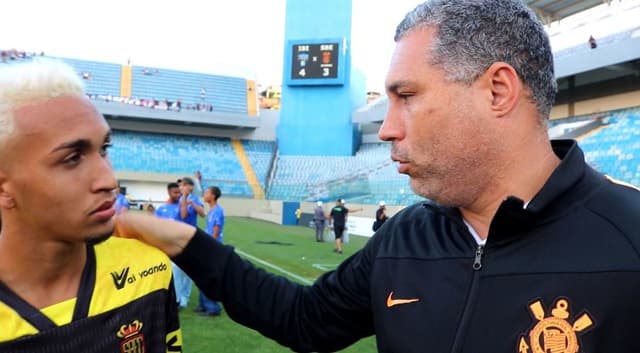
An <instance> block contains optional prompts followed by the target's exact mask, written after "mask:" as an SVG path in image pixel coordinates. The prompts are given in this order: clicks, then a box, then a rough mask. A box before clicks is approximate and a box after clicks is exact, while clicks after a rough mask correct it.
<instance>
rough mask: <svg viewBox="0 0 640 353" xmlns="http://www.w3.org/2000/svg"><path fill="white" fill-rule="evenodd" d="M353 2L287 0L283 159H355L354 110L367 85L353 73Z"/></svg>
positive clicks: (279, 129) (279, 130)
mask: <svg viewBox="0 0 640 353" xmlns="http://www.w3.org/2000/svg"><path fill="white" fill-rule="evenodd" d="M351 9H352V4H351V0H323V1H309V0H288V1H287V6H286V11H287V13H286V20H285V22H286V24H285V26H286V27H285V53H284V69H283V80H282V82H283V86H282V98H281V102H280V122H279V124H278V127H277V132H276V134H277V138H278V148H279V151H280V154H283V155H325V156H326V155H333V156H348V155H352V154H353V153H354V151H355V150H356V149H357V147H358V143H359V133H358V131H357V130H356V126H355V125H354V124H353V123H352V112H353V111H354V109H355V108H356V107H357V106H360V105H362V104H363V103H364V101H365V81H364V77H363V76H361V75H353V73H352V69H351V48H350V45H351V14H352V12H351Z"/></svg>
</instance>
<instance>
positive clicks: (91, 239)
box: [87, 229, 113, 245]
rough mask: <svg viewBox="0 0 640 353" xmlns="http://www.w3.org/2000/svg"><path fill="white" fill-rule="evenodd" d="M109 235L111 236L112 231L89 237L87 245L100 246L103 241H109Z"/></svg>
mask: <svg viewBox="0 0 640 353" xmlns="http://www.w3.org/2000/svg"><path fill="white" fill-rule="evenodd" d="M111 235H113V229H111V230H110V231H109V232H104V233H99V234H97V235H93V236H90V237H89V239H88V240H87V243H88V244H92V245H96V244H100V243H102V242H103V241H105V240H107V239H109V238H110V237H111Z"/></svg>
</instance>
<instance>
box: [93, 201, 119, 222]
mask: <svg viewBox="0 0 640 353" xmlns="http://www.w3.org/2000/svg"><path fill="white" fill-rule="evenodd" d="M113 205H114V201H113V200H108V201H105V202H103V203H101V204H100V206H98V207H97V208H96V209H94V210H93V211H92V212H91V215H92V216H96V217H98V218H99V219H103V220H107V219H110V218H111V217H113V216H114V215H115V214H116V209H115V208H114V207H113Z"/></svg>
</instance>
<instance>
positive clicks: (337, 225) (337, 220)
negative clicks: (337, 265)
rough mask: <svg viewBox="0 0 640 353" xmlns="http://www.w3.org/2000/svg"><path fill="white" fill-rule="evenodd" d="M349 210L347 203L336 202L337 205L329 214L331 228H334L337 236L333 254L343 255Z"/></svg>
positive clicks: (339, 200)
mask: <svg viewBox="0 0 640 353" xmlns="http://www.w3.org/2000/svg"><path fill="white" fill-rule="evenodd" d="M348 214H349V209H348V208H347V207H346V206H345V202H344V200H342V199H338V200H337V201H336V205H335V206H333V208H332V209H331V211H330V212H329V227H333V234H334V236H335V248H333V252H337V253H338V254H342V235H343V234H344V230H345V228H346V227H347V216H348Z"/></svg>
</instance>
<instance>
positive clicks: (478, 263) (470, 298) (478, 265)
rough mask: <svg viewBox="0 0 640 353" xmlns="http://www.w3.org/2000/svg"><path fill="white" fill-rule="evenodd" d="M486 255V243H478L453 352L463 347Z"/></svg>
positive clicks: (452, 348) (455, 352)
mask: <svg viewBox="0 0 640 353" xmlns="http://www.w3.org/2000/svg"><path fill="white" fill-rule="evenodd" d="M483 255H484V245H478V247H477V248H476V251H475V254H474V257H473V264H472V266H471V267H472V269H473V277H471V284H470V286H469V292H468V294H467V301H466V302H465V304H464V309H463V310H462V316H461V317H460V323H459V324H458V330H457V331H456V335H455V338H454V339H453V345H452V347H451V353H457V352H460V350H461V349H462V341H463V339H464V337H465V334H466V331H467V324H468V321H469V320H470V316H471V311H472V308H473V307H474V305H475V304H474V303H475V297H476V292H477V291H478V279H479V276H480V274H479V273H480V270H481V269H482V256H483Z"/></svg>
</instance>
